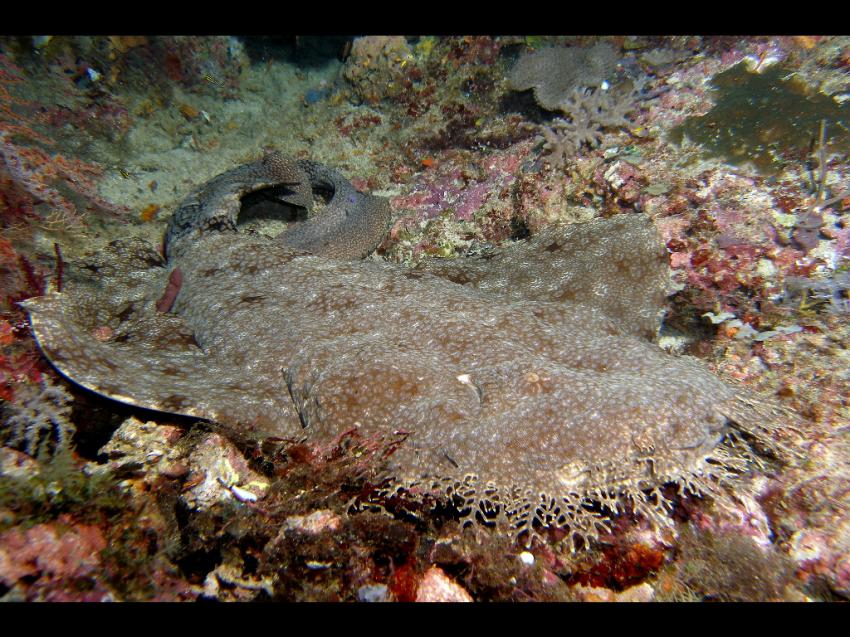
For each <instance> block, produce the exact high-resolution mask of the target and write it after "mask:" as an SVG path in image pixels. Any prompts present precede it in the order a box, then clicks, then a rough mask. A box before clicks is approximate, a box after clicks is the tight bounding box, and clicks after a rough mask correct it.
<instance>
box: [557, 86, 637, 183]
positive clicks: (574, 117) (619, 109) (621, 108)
mask: <svg viewBox="0 0 850 637" xmlns="http://www.w3.org/2000/svg"><path fill="white" fill-rule="evenodd" d="M636 92H637V89H633V90H632V91H629V92H623V91H612V92H608V91H603V90H601V89H596V90H591V89H585V88H577V89H574V90H573V92H572V93H571V94H570V95H568V96H567V97H566V98H565V99H564V100H563V101H562V102H561V103H560V104H559V106H558V108H559V109H560V110H562V111H563V112H564V113H565V114H566V115H567V117H568V119H564V118H562V117H559V118H556V119H555V120H554V121H553V122H552V127H551V128H550V127H547V126H543V127H542V129H541V132H542V133H543V140H544V143H543V148H544V149H545V150H546V151H547V152H548V155H547V159H549V160H550V162H551V163H552V164H553V165H554V166H555V167H558V168H560V167H563V166H564V165H565V163H566V162H567V160H568V159H570V158H572V157H574V156H575V155H577V154H578V153H579V151H580V150H581V149H582V148H583V147H587V148H596V147H598V146H599V145H600V144H601V143H602V137H603V135H602V130H603V128H616V127H619V126H627V125H628V123H629V120H628V119H627V118H626V115H627V114H629V113H630V112H632V111H633V110H634V109H635V102H634V97H635V93H636Z"/></svg>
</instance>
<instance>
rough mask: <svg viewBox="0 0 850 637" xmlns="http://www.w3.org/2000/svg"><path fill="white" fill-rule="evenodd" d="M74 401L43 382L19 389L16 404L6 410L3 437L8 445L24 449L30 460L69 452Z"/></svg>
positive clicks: (54, 386) (72, 431)
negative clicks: (33, 457)
mask: <svg viewBox="0 0 850 637" xmlns="http://www.w3.org/2000/svg"><path fill="white" fill-rule="evenodd" d="M70 402H71V397H70V396H69V395H68V393H67V392H66V391H65V390H64V389H63V388H62V387H60V386H58V385H53V384H52V383H51V382H50V381H49V380H47V379H46V378H44V379H43V380H42V382H41V384H40V385H29V384H25V385H19V386H18V387H17V388H16V391H15V401H14V402H11V403H8V404H7V405H6V406H5V411H6V414H5V415H6V419H5V424H4V427H3V431H2V434H3V436H4V437H6V438H7V440H6V444H7V445H9V446H12V447H15V446H19V445H20V446H22V447H23V449H24V450H25V451H26V452H27V453H28V454H30V455H31V456H36V455H38V456H43V455H45V454H47V455H50V454H55V453H57V452H58V451H60V450H63V449H66V448H67V447H68V445H69V444H70V442H71V437H72V436H73V434H74V432H75V431H76V428H75V427H74V424H73V423H72V422H71V421H70V415H71V405H70Z"/></svg>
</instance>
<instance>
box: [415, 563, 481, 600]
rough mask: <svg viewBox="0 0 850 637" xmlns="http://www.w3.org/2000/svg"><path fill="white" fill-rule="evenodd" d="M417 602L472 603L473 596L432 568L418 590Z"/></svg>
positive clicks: (426, 572)
mask: <svg viewBox="0 0 850 637" xmlns="http://www.w3.org/2000/svg"><path fill="white" fill-rule="evenodd" d="M416 601H417V602H471V601H473V600H472V596H471V595H470V594H469V593H467V592H466V590H464V588H463V587H462V586H461V585H460V584H458V583H457V582H455V581H454V580H452V579H451V578H450V577H449V576H448V575H446V574H445V573H444V572H443V569H441V568H439V567H437V566H432V567H431V568H429V569H428V570H427V571H425V575H424V576H423V577H422V581H420V582H419V588H418V589H417V590H416Z"/></svg>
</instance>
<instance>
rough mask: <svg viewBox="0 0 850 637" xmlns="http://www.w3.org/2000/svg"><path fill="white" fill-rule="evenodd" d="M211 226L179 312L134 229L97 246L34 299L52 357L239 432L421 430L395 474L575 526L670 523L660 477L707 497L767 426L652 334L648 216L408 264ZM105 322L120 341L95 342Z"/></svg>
mask: <svg viewBox="0 0 850 637" xmlns="http://www.w3.org/2000/svg"><path fill="white" fill-rule="evenodd" d="M209 227H210V226H205V229H204V230H203V231H196V230H195V229H190V231H189V232H188V233H182V234H181V233H178V234H175V235H174V236H175V237H177V239H178V242H177V244H179V249H177V250H174V251H172V252H171V253H170V254H171V258H170V261H169V264H168V265H169V267H179V268H180V271H181V273H182V285H181V288H180V291H179V294H178V295H177V298H176V300H175V302H174V305H173V308H172V314H166V315H164V314H160V313H157V312H156V308H155V304H156V301H157V299H158V298H159V297H160V296H161V294H162V290H163V288H164V287H165V281H166V279H167V277H168V269H166V268H164V267H162V266H163V265H164V264H162V263H158V262H156V261H157V259H156V256H155V253H153V255H152V254H151V252H152V251H151V250H150V249H148V248H145V246H144V245H142V244H140V243H138V242H136V243H132V244H130V245H129V248H128V246H127V245H125V246H116V247H115V248H114V249H113V251H112V253H111V254H109V255H104V256H103V257H102V258H103V259H105V261H106V262H110V261H112V262H113V266H112V267H113V271H112V277H101V278H100V279H99V280H98V281H89V282H86V283H84V284H81V285H78V286H77V287H76V288H75V289H68V290H66V291H65V292H63V293H61V294H52V295H49V296H47V297H43V298H41V299H38V300H35V301H31V302H30V303H29V304H28V306H27V307H28V309H29V310H30V311H31V315H32V324H33V327H34V330H35V333H36V335H37V336H38V339H39V342H40V344H41V346H42V348H43V350H44V352H45V353H46V354H47V356H48V357H49V358H50V359H51V361H52V362H53V363H54V364H55V365H56V367H57V368H58V369H59V370H60V371H62V372H63V373H64V374H65V375H66V376H68V377H69V378H71V379H73V380H75V381H76V382H78V383H80V384H82V385H84V386H86V387H89V388H91V389H93V390H95V391H98V392H100V393H103V394H105V395H107V396H110V397H112V398H115V399H117V400H123V401H126V402H129V403H132V404H136V405H139V406H143V407H148V408H152V409H159V410H163V411H170V412H175V413H181V414H187V415H191V416H198V417H202V418H207V419H210V420H213V421H216V422H218V423H219V424H220V425H221V427H222V428H223V429H224V430H225V431H226V432H228V433H229V435H231V436H232V437H234V438H241V439H250V440H258V439H262V438H264V437H268V436H275V437H279V438H301V437H305V438H306V439H308V440H315V441H320V440H326V439H331V438H333V437H335V436H337V435H338V434H339V433H340V432H342V431H345V430H348V429H350V428H358V429H359V430H360V431H361V432H363V433H364V434H366V435H380V434H386V435H388V436H389V435H392V433H393V432H396V431H399V430H404V431H407V432H411V435H410V436H409V437H408V439H407V441H406V443H405V444H404V445H402V446H401V447H400V448H399V449H398V450H397V451H396V453H395V454H393V456H392V457H391V458H390V466H389V468H388V471H389V472H390V474H391V475H393V476H394V477H395V478H396V480H397V481H398V482H399V483H401V484H408V485H409V484H413V483H416V482H417V481H419V480H421V479H423V478H425V477H428V478H429V479H433V480H436V481H438V482H439V480H441V479H451V480H462V479H463V478H464V477H465V476H474V477H475V480H476V481H477V484H479V485H485V484H486V485H490V486H488V487H486V488H483V489H482V488H479V489H478V492H477V493H478V495H476V496H472V499H471V501H472V502H473V504H474V502H475V501H476V498H478V499H483V500H495V501H498V502H501V503H503V504H504V509H503V510H504V512H505V513H506V514H507V516H508V517H509V518H510V520H511V522H512V524H513V525H514V526H515V528H517V529H519V530H520V531H522V530H526V531H532V530H533V528H535V527H536V526H539V525H541V524H542V525H547V524H554V525H559V526H569V527H570V528H571V530H572V531H573V532H574V533H575V534H578V535H579V536H583V537H588V536H593V535H594V534H595V526H594V521H595V520H596V519H597V517H598V514H596V513H592V512H590V511H589V509H587V507H586V506H585V504H586V503H587V502H590V501H593V500H595V501H598V502H602V503H603V505H604V506H605V507H608V508H610V509H611V510H617V509H619V508H620V507H621V506H622V503H624V502H626V501H628V502H631V503H632V505H633V506H634V507H635V508H636V509H638V510H640V511H643V512H645V513H647V514H648V515H650V516H651V517H655V518H658V517H659V516H658V515H657V514H658V513H659V512H663V510H664V505H665V503H666V501H665V500H664V499H663V497H662V495H661V492H660V488H661V487H662V486H663V485H664V484H665V483H667V482H676V483H678V484H679V485H680V487H681V488H683V489H685V490H691V491H696V490H698V489H706V488H710V485H711V483H712V478H713V477H721V478H722V477H725V476H726V475H728V474H729V473H730V472H731V471H734V470H740V469H741V468H742V467H743V466H744V463H743V460H742V459H741V457H740V456H737V455H736V453H735V452H734V449H732V447H730V446H729V444H727V443H728V441H729V435H730V432H731V431H732V430H734V429H738V430H744V431H746V432H747V433H748V434H750V435H752V436H755V437H757V438H758V437H760V436H762V433H763V432H764V431H766V430H767V429H769V428H770V426H771V424H770V423H771V422H772V420H771V419H774V420H775V418H774V417H775V414H774V413H773V412H771V411H770V410H769V409H767V408H763V407H761V406H759V404H758V403H757V402H754V401H751V400H749V399H747V398H746V397H745V396H744V395H743V394H741V392H739V391H738V390H736V389H735V388H733V387H731V386H729V385H727V384H725V383H724V382H722V381H720V380H719V379H718V378H716V377H715V376H714V375H712V374H711V373H710V372H708V371H707V370H706V369H705V368H704V367H703V366H702V365H701V364H700V363H699V362H698V361H696V360H695V359H692V358H689V357H674V356H670V355H668V354H666V353H665V352H663V351H662V350H661V349H659V348H658V347H657V346H656V345H654V344H653V343H652V342H651V341H650V340H648V338H647V337H652V336H654V334H655V333H656V332H657V330H658V326H659V324H660V319H661V315H662V308H663V301H664V286H665V283H666V276H667V265H666V259H665V254H664V251H663V246H662V245H661V243H660V240H659V238H658V236H657V233H656V231H655V229H654V227H653V226H652V224H651V223H650V222H649V221H648V220H647V219H646V218H643V217H642V216H640V215H623V216H620V217H615V218H612V219H609V220H597V221H594V222H591V223H588V224H582V225H574V226H569V227H566V228H555V229H551V230H549V231H546V232H543V233H540V234H539V235H537V236H535V237H534V238H532V239H530V240H528V241H526V242H521V243H519V244H517V245H514V246H511V247H507V248H505V249H503V250H500V251H497V253H496V254H495V255H494V256H491V257H490V258H488V259H479V260H458V261H456V262H453V263H436V264H434V265H432V266H431V267H430V268H429V267H422V268H419V269H415V270H410V269H405V268H403V267H400V266H398V265H395V264H390V263H382V262H374V261H342V260H338V259H333V258H328V257H327V256H319V255H315V254H307V253H305V252H304V251H303V250H296V249H293V248H292V247H291V246H288V245H286V242H284V241H280V240H277V239H270V238H266V237H262V236H259V235H256V236H246V235H240V234H236V233H235V230H234V231H230V230H228V231H225V232H215V231H208V230H207V229H208V228H209ZM178 235H179V236H178ZM326 236H327V237H330V238H331V241H332V240H333V232H331V233H327V234H326ZM187 238H191V240H190V241H187V240H186V239H187ZM174 245H176V244H175V243H174V242H172V246H174ZM131 273H132V275H131ZM69 287H70V286H69ZM103 325H109V326H110V327H111V328H112V329H113V330H114V334H115V336H114V337H113V338H112V339H111V340H110V341H108V342H102V341H99V340H97V339H96V338H94V337H93V336H92V332H93V330H96V329H98V328H99V327H101V326H103ZM762 437H763V436H762ZM473 490H474V489H473Z"/></svg>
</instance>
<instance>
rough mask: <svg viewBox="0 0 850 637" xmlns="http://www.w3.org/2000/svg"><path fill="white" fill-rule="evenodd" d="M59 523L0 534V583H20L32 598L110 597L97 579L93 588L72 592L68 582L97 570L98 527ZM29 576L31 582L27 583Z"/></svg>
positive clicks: (100, 543) (103, 544)
mask: <svg viewBox="0 0 850 637" xmlns="http://www.w3.org/2000/svg"><path fill="white" fill-rule="evenodd" d="M60 522H61V520H60ZM65 523H70V520H65ZM63 527H64V525H61V524H56V523H49V524H39V525H37V526H34V527H32V528H30V529H27V530H25V531H23V530H21V529H20V528H14V529H11V530H9V531H6V532H4V533H2V534H0V583H2V584H3V585H5V586H8V587H13V586H15V585H16V584H19V585H21V586H22V587H23V588H24V589H25V590H27V591H28V593H27V595H26V597H27V599H30V598H31V595H32V596H33V597H32V598H33V599H56V600H69V601H70V600H78V601H83V600H88V601H95V600H96V601H105V600H107V599H110V598H111V594H110V593H109V592H108V591H107V590H105V589H102V588H101V585H99V584H97V583H95V584H96V585H95V589H94V590H89V591H84V590H80V591H79V592H78V593H72V592H71V591H72V590H73V589H72V587H71V586H69V582H70V581H73V580H76V581H80V580H90V579H91V578H92V577H94V576H95V574H96V573H97V572H98V571H99V570H100V568H101V560H100V552H101V551H102V550H103V549H105V548H106V540H105V539H104V537H103V535H102V534H101V532H100V529H99V528H98V527H96V526H88V525H85V524H77V525H73V526H68V527H64V528H63ZM33 579H34V580H35V582H34V583H32V584H28V582H31V581H32V580H33ZM24 582H27V584H25V583H24Z"/></svg>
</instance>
